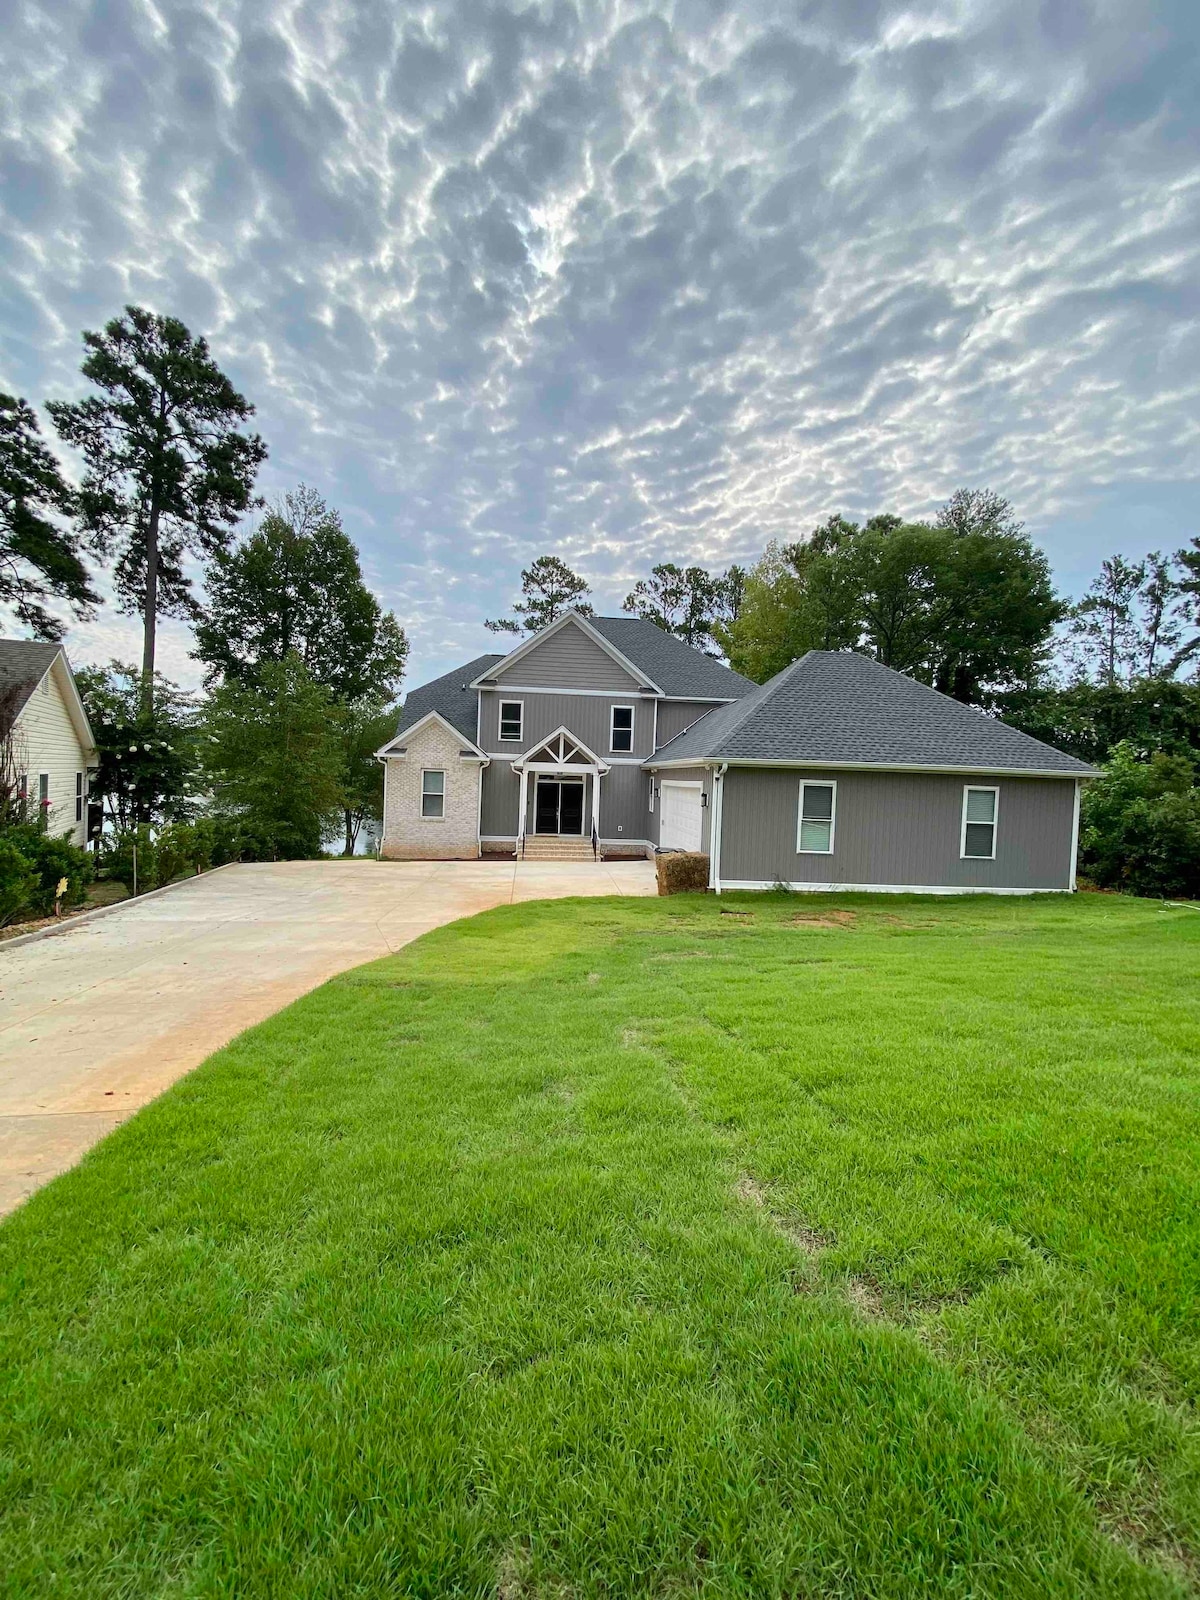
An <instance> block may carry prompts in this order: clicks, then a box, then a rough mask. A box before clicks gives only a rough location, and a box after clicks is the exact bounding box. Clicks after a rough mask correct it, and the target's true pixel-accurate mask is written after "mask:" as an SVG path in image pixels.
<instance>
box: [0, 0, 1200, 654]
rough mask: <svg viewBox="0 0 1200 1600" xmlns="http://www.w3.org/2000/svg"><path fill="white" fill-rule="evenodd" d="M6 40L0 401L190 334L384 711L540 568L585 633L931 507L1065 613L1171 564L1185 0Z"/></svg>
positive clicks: (1198, 220)
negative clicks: (354, 596)
mask: <svg viewBox="0 0 1200 1600" xmlns="http://www.w3.org/2000/svg"><path fill="white" fill-rule="evenodd" d="M14 17H15V21H6V24H5V41H4V52H3V54H4V62H5V67H4V72H5V77H4V92H3V95H2V97H0V207H2V208H3V209H2V212H0V222H2V227H3V246H2V247H3V269H2V271H0V293H2V296H3V298H2V302H0V341H2V342H0V385H2V386H4V387H6V388H11V389H15V390H16V391H17V392H19V393H21V394H24V395H26V396H27V397H28V398H30V399H31V400H33V401H35V402H37V403H39V404H40V403H41V402H42V401H43V400H45V399H46V398H49V397H53V396H69V395H73V394H76V393H78V392H79V390H80V379H79V377H78V365H79V359H80V345H79V334H80V331H81V329H83V328H86V327H95V326H98V325H99V324H100V323H102V322H103V321H104V320H106V319H107V318H108V317H110V316H112V315H113V314H115V313H116V312H117V311H119V309H120V308H121V306H122V305H123V304H124V303H125V302H127V301H130V300H132V301H137V302H140V303H142V304H145V305H147V306H150V307H152V308H154V309H156V310H161V311H171V312H173V313H175V314H177V315H179V316H180V317H182V318H183V319H184V320H185V321H186V322H187V323H188V324H189V326H191V327H192V329H193V330H194V331H196V332H204V333H205V334H207V335H208V337H209V339H210V341H211V344H212V347H213V350H214V353H215V354H216V356H217V358H218V359H219V361H220V362H221V363H222V365H223V366H225V368H226V370H227V371H229V373H230V374H231V375H232V376H233V377H234V379H235V381H236V382H237V383H238V385H239V387H241V388H242V390H243V391H244V392H245V393H246V395H247V396H248V397H249V398H250V399H251V400H253V402H254V403H255V404H256V406H257V408H258V419H257V420H258V426H259V427H260V429H261V431H262V433H263V435H264V436H265V438H266V440H267V442H268V444H269V446H270V450H271V457H270V461H269V463H268V466H267V468H266V469H265V471H264V474H263V478H262V480H261V484H262V487H263V489H264V490H265V491H266V492H267V493H268V494H273V493H276V492H278V491H279V490H281V489H283V488H285V487H289V486H291V485H293V484H295V483H296V482H298V481H300V480H304V481H305V482H307V483H309V484H312V485H313V486H315V487H316V488H317V489H319V490H320V491H321V492H322V493H323V494H324V495H325V496H326V497H327V498H328V499H329V500H330V501H331V502H332V503H334V504H335V505H337V506H338V507H339V508H340V509H341V511H342V512H343V515H344V518H345V522H346V526H347V528H348V530H349V531H350V532H351V534H352V535H353V537H354V538H355V539H356V540H357V542H358V543H359V545H360V547H361V549H362V553H363V561H364V566H365V568H366V570H367V573H368V576H369V579H370V581H371V583H372V584H373V586H374V587H375V588H376V590H377V591H378V592H379V594H380V595H381V597H382V598H383V599H384V600H385V601H386V603H387V604H388V605H390V606H392V607H394V608H395V610H396V611H397V613H398V615H399V616H400V618H401V620H402V621H403V622H404V623H405V624H406V626H407V627H408V629H409V632H410V635H411V636H412V638H413V643H414V655H413V666H414V672H415V677H414V679H413V681H419V679H420V678H421V677H422V676H426V675H428V674H429V673H430V672H431V671H433V670H442V669H444V668H446V667H448V666H450V665H451V664H453V663H454V662H455V661H456V660H461V659H462V658H464V657H466V656H470V655H473V654H475V653H476V651H478V650H479V649H484V648H488V647H489V640H490V638H491V636H490V635H487V634H484V633H483V631H482V620H483V618H484V617H485V616H488V615H496V614H498V612H499V611H501V610H502V609H503V608H504V607H505V605H506V603H507V601H508V600H509V599H510V598H511V596H512V594H513V592H514V590H515V587H516V583H517V578H518V574H519V571H520V568H521V566H522V564H523V563H526V562H527V561H528V560H529V559H530V558H531V557H533V556H535V555H538V554H540V553H542V552H544V551H554V552H557V553H558V554H560V555H562V556H563V557H564V558H565V559H566V560H567V561H569V562H570V563H571V564H572V565H573V566H575V567H576V568H577V569H578V570H579V571H580V572H582V573H583V574H584V575H585V576H586V577H587V578H588V579H589V581H590V582H591V583H592V585H593V589H594V591H595V595H594V598H595V600H596V602H597V606H598V608H599V609H604V610H610V611H611V610H617V609H619V606H620V602H621V600H622V598H623V596H624V595H625V593H626V592H627V590H628V588H629V586H630V584H631V583H632V581H633V580H634V579H636V578H637V577H638V576H639V575H640V574H642V573H643V572H644V571H645V570H646V569H647V568H648V567H649V566H651V565H652V564H653V563H654V562H656V561H662V560H676V561H689V562H690V561H697V562H701V563H704V564H706V565H713V566H723V565H725V564H726V563H728V562H729V561H730V560H734V559H737V560H743V561H744V560H746V559H747V558H752V557H753V556H754V555H755V554H756V553H757V552H758V551H759V550H760V549H761V548H762V545H763V544H764V542H765V541H766V540H767V539H769V538H773V537H783V538H795V537H797V536H798V535H799V534H801V533H802V532H804V531H806V530H807V529H808V528H809V527H810V526H811V525H812V524H813V523H814V522H815V521H816V520H818V519H819V518H821V517H823V516H825V515H826V514H828V513H829V512H831V511H833V510H842V511H844V512H846V513H847V514H850V515H857V514H861V513H869V512H871V511H873V510H876V509H895V510H898V511H902V512H904V513H907V514H910V515H914V516H916V515H920V514H922V513H927V512H928V511H930V510H931V509H932V508H933V507H934V506H936V505H937V504H938V503H939V502H940V501H941V500H943V499H944V498H945V497H946V496H947V495H948V494H949V493H950V491H951V490H953V489H954V488H955V487H956V486H957V485H959V484H968V485H985V484H986V485H990V486H992V487H994V488H997V489H999V490H1002V491H1003V492H1004V493H1006V494H1008V495H1009V496H1010V497H1011V498H1012V499H1013V501H1014V502H1015V504H1016V506H1017V508H1018V510H1019V512H1020V513H1021V514H1022V515H1023V516H1024V517H1025V518H1026V520H1027V522H1028V523H1029V525H1030V527H1031V529H1032V530H1033V531H1034V532H1035V533H1036V535H1037V536H1038V537H1039V538H1040V539H1041V540H1042V541H1043V543H1044V544H1045V546H1046V548H1047V549H1048V551H1049V553H1050V556H1051V559H1052V561H1053V563H1054V566H1055V570H1056V573H1057V575H1058V578H1059V581H1060V583H1061V584H1062V585H1063V587H1064V588H1066V589H1068V590H1074V591H1077V590H1078V589H1079V588H1080V587H1081V586H1082V584H1083V583H1084V582H1085V581H1086V578H1087V576H1088V575H1089V573H1090V572H1091V571H1092V570H1093V568H1094V567H1095V565H1096V563H1097V562H1098V560H1099V558H1100V557H1101V556H1102V555H1104V554H1107V553H1109V552H1110V551H1111V550H1113V549H1122V550H1125V551H1126V552H1128V553H1140V552H1143V551H1145V550H1146V549H1149V548H1152V547H1155V546H1162V547H1165V548H1174V547H1175V546H1177V545H1178V544H1180V543H1182V542H1183V541H1184V540H1185V538H1188V537H1190V536H1191V535H1192V534H1194V533H1196V532H1198V531H1200V522H1198V519H1197V518H1196V515H1195V508H1196V486H1197V479H1198V478H1200V423H1198V409H1197V399H1198V394H1200V331H1198V315H1200V111H1198V109H1197V108H1198V106H1200V78H1198V67H1197V53H1198V47H1200V7H1198V6H1197V4H1196V0H924V3H921V0H917V3H912V4H906V3H904V0H819V3H805V0H786V3H782V4H774V3H772V0H736V3H730V4H726V3H724V0H678V3H668V4H658V5H653V4H651V5H645V4H641V3H640V0H610V3H601V0H590V3H589V0H582V3H572V0H545V3H540V4H539V3H532V4H520V3H517V0H509V3H502V4H495V3H492V0H429V3H426V4H404V3H398V0H382V3H381V0H304V3H298V4H293V3H287V0H248V3H245V4H236V3H232V0H231V3H224V0H210V3H208V4H190V3H187V0H158V3H157V4H156V3H154V0H95V3H88V0H46V3H44V4H37V3H32V0H12V3H11V4H10V6H9V7H8V8H6V18H9V19H11V18H14ZM135 636H136V630H135V629H134V628H133V627H132V626H131V624H130V623H129V622H127V621H124V622H123V621H122V620H121V619H119V618H117V617H115V616H114V615H113V614H112V613H111V612H109V613H106V614H105V616H104V617H103V618H102V619H100V620H99V621H98V622H97V623H94V624H92V625H90V626H88V627H81V628H77V629H75V630H74V631H73V632H72V635H71V636H70V641H69V642H70V646H71V649H72V652H73V654H74V655H75V656H76V657H77V658H78V659H88V658H95V657H98V656H103V655H108V654H111V653H112V652H113V651H114V650H117V649H120V650H122V651H123V652H124V653H125V654H130V653H131V651H130V641H131V640H132V639H133V638H134V637H135ZM186 652H187V637H186V634H185V633H184V632H183V630H182V629H180V628H178V627H174V628H171V629H168V630H167V638H166V642H165V645H164V665H165V666H166V667H167V668H168V670H170V671H173V672H174V673H175V674H176V675H177V676H182V677H187V676H190V675H191V672H192V671H193V670H194V669H191V668H189V664H188V661H187V653H186Z"/></svg>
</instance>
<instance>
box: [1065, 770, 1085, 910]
mask: <svg viewBox="0 0 1200 1600" xmlns="http://www.w3.org/2000/svg"><path fill="white" fill-rule="evenodd" d="M1081 787H1082V785H1081V784H1080V782H1079V779H1078V778H1076V780H1075V803H1074V805H1073V806H1072V808H1071V874H1070V878H1069V880H1068V881H1069V882H1070V885H1071V893H1072V894H1074V893H1075V874H1076V871H1077V870H1078V866H1079V792H1080V789H1081Z"/></svg>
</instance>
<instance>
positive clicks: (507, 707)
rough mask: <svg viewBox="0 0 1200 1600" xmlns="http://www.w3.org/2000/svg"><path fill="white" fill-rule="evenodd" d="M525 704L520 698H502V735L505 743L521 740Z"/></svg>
mask: <svg viewBox="0 0 1200 1600" xmlns="http://www.w3.org/2000/svg"><path fill="white" fill-rule="evenodd" d="M524 713H525V706H524V703H523V702H522V701H520V700H501V702H500V737H501V739H502V740H504V741H505V743H517V744H519V743H520V742H521V730H522V726H523V722H524Z"/></svg>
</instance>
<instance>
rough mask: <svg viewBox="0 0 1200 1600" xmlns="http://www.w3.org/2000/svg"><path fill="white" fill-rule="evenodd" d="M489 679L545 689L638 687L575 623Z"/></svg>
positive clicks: (635, 680) (634, 679) (620, 688)
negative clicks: (526, 684)
mask: <svg viewBox="0 0 1200 1600" xmlns="http://www.w3.org/2000/svg"><path fill="white" fill-rule="evenodd" d="M488 676H489V677H492V678H494V679H495V680H496V682H497V683H501V684H503V683H515V684H522V683H528V684H532V685H533V686H534V687H535V688H546V689H614V690H629V689H636V688H638V686H639V685H638V680H637V679H636V678H632V677H630V675H629V673H628V672H626V671H625V669H624V667H622V666H621V664H620V662H619V661H614V660H613V658H612V656H610V655H609V653H608V651H607V650H603V649H601V647H600V646H599V645H598V644H597V643H596V641H595V640H594V639H590V638H589V637H588V636H587V634H586V633H584V631H583V629H582V628H581V627H579V626H578V624H577V623H574V622H568V623H567V624H566V625H565V626H564V627H562V628H560V629H559V630H558V632H557V633H553V634H551V635H550V637H549V638H548V639H543V640H542V642H541V643H540V644H537V645H535V646H534V647H533V649H532V650H530V651H529V653H528V655H524V656H522V657H521V659H520V661H514V662H513V664H512V665H511V666H508V667H502V668H498V669H497V670H495V671H493V672H491V673H489V674H488Z"/></svg>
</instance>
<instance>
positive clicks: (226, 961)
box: [0, 860, 655, 1215]
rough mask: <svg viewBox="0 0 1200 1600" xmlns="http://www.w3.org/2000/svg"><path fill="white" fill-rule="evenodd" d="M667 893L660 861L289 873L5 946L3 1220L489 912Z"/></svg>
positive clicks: (259, 871) (0, 1134) (230, 883)
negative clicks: (180, 1096)
mask: <svg viewBox="0 0 1200 1600" xmlns="http://www.w3.org/2000/svg"><path fill="white" fill-rule="evenodd" d="M654 893H655V881H654V867H653V865H652V864H651V863H650V862H648V861H622V862H608V863H593V862H587V863H584V864H581V865H576V864H574V863H567V862H557V861H545V862H527V861H522V862H514V861H506V860H497V861H436V862H435V861H405V862H399V861H397V862H377V861H285V862H274V863H264V864H261V865H253V866H251V865H247V866H235V867H226V868H224V869H223V870H221V871H219V872H213V873H208V874H206V875H205V876H203V877H200V878H196V879H194V880H193V881H192V882H189V883H186V884H183V885H180V886H179V887H177V888H175V889H172V890H170V891H169V892H168V893H166V894H163V895H157V896H154V897H153V898H150V899H147V900H142V901H136V902H134V903H132V904H130V905H126V906H122V907H121V908H120V909H119V910H117V911H113V912H111V913H109V914H108V915H106V916H103V917H97V918H95V919H93V920H90V921H84V922H81V923H78V924H76V925H75V926H74V927H72V928H70V929H68V930H67V931H65V932H63V933H61V934H56V935H55V936H54V937H53V938H48V939H41V940H38V941H36V942H34V943H31V944H25V945H19V946H18V947H17V948H15V949H8V950H6V949H4V947H3V946H0V1215H2V1214H3V1213H4V1212H6V1211H10V1210H11V1209H12V1208H13V1207H14V1206H15V1205H17V1204H19V1203H20V1201H21V1200H23V1199H24V1198H25V1196H26V1195H28V1194H31V1193H32V1192H33V1190H34V1189H37V1188H39V1187H40V1186H41V1185H42V1184H43V1183H45V1182H46V1181H47V1180H48V1179H50V1178H52V1177H54V1175H55V1174H56V1173H59V1172H62V1171H64V1170H65V1169H66V1168H67V1167H69V1166H72V1165H73V1164H74V1163H75V1162H76V1161H77V1160H78V1159H79V1158H80V1156H81V1155H82V1154H83V1153H84V1151H85V1150H87V1149H88V1148H89V1147H90V1146H91V1145H93V1144H95V1142H96V1141H97V1140H98V1139H101V1138H103V1137H104V1135H105V1134H106V1133H108V1132H109V1131H110V1130H111V1129H112V1128H114V1127H116V1125H117V1124H118V1123H119V1122H122V1121H123V1120H124V1119H125V1118H126V1117H128V1116H130V1115H132V1113H133V1112H134V1111H136V1110H137V1109H138V1107H139V1106H143V1105H145V1103H146V1102H147V1101H148V1100H151V1099H153V1098H154V1096H155V1095H157V1094H160V1093H161V1092H162V1091H163V1090H164V1089H165V1088H167V1087H168V1085H170V1084H172V1083H174V1082H175V1080H176V1078H179V1077H181V1076H182V1075H183V1073H185V1072H188V1071H190V1070H191V1068H192V1067H194V1066H196V1065H198V1064H199V1063H200V1062H201V1061H203V1060H204V1058H205V1056H207V1055H210V1054H211V1053H212V1051H214V1050H216V1049H217V1048H218V1047H219V1046H221V1045H223V1044H225V1043H227V1042H228V1040H230V1039H232V1038H233V1036H234V1035H235V1034H237V1033H240V1032H241V1031H242V1029H243V1028H248V1027H250V1026H251V1024H253V1023H255V1022H261V1021H262V1019H263V1018H264V1017H267V1016H270V1015H271V1013H272V1012H273V1011H278V1010H279V1009H280V1007H281V1006H285V1005H287V1004H288V1002H289V1001H291V1000H294V999H296V997H297V996H298V995H301V994H304V993H306V991H307V990H309V989H313V988H315V987H316V986H317V984H319V983H323V982H324V981H325V980H326V979H327V978H331V977H333V975H334V974H335V973H338V972H344V971H345V970H346V968H347V967H353V966H357V965H359V963H361V962H363V961H371V960H373V959H374V958H375V957H377V956H385V955H388V954H389V953H390V952H391V951H393V950H399V949H400V947H401V946H402V945H405V944H407V943H408V942H409V941H410V940H411V939H416V938H417V937H419V935H421V934H422V933H427V932H428V931H429V930H430V929H431V928H436V927H440V926H441V924H442V923H445V922H453V921H455V920H456V919H457V918H459V917H468V916H472V915H474V913H475V912H477V911H486V910H487V909H488V908H489V907H491V906H497V905H506V904H509V903H510V902H515V901H519V900H544V899H561V898H563V897H565V896H568V895H612V894H619V895H625V894H631V895H645V894H654Z"/></svg>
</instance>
